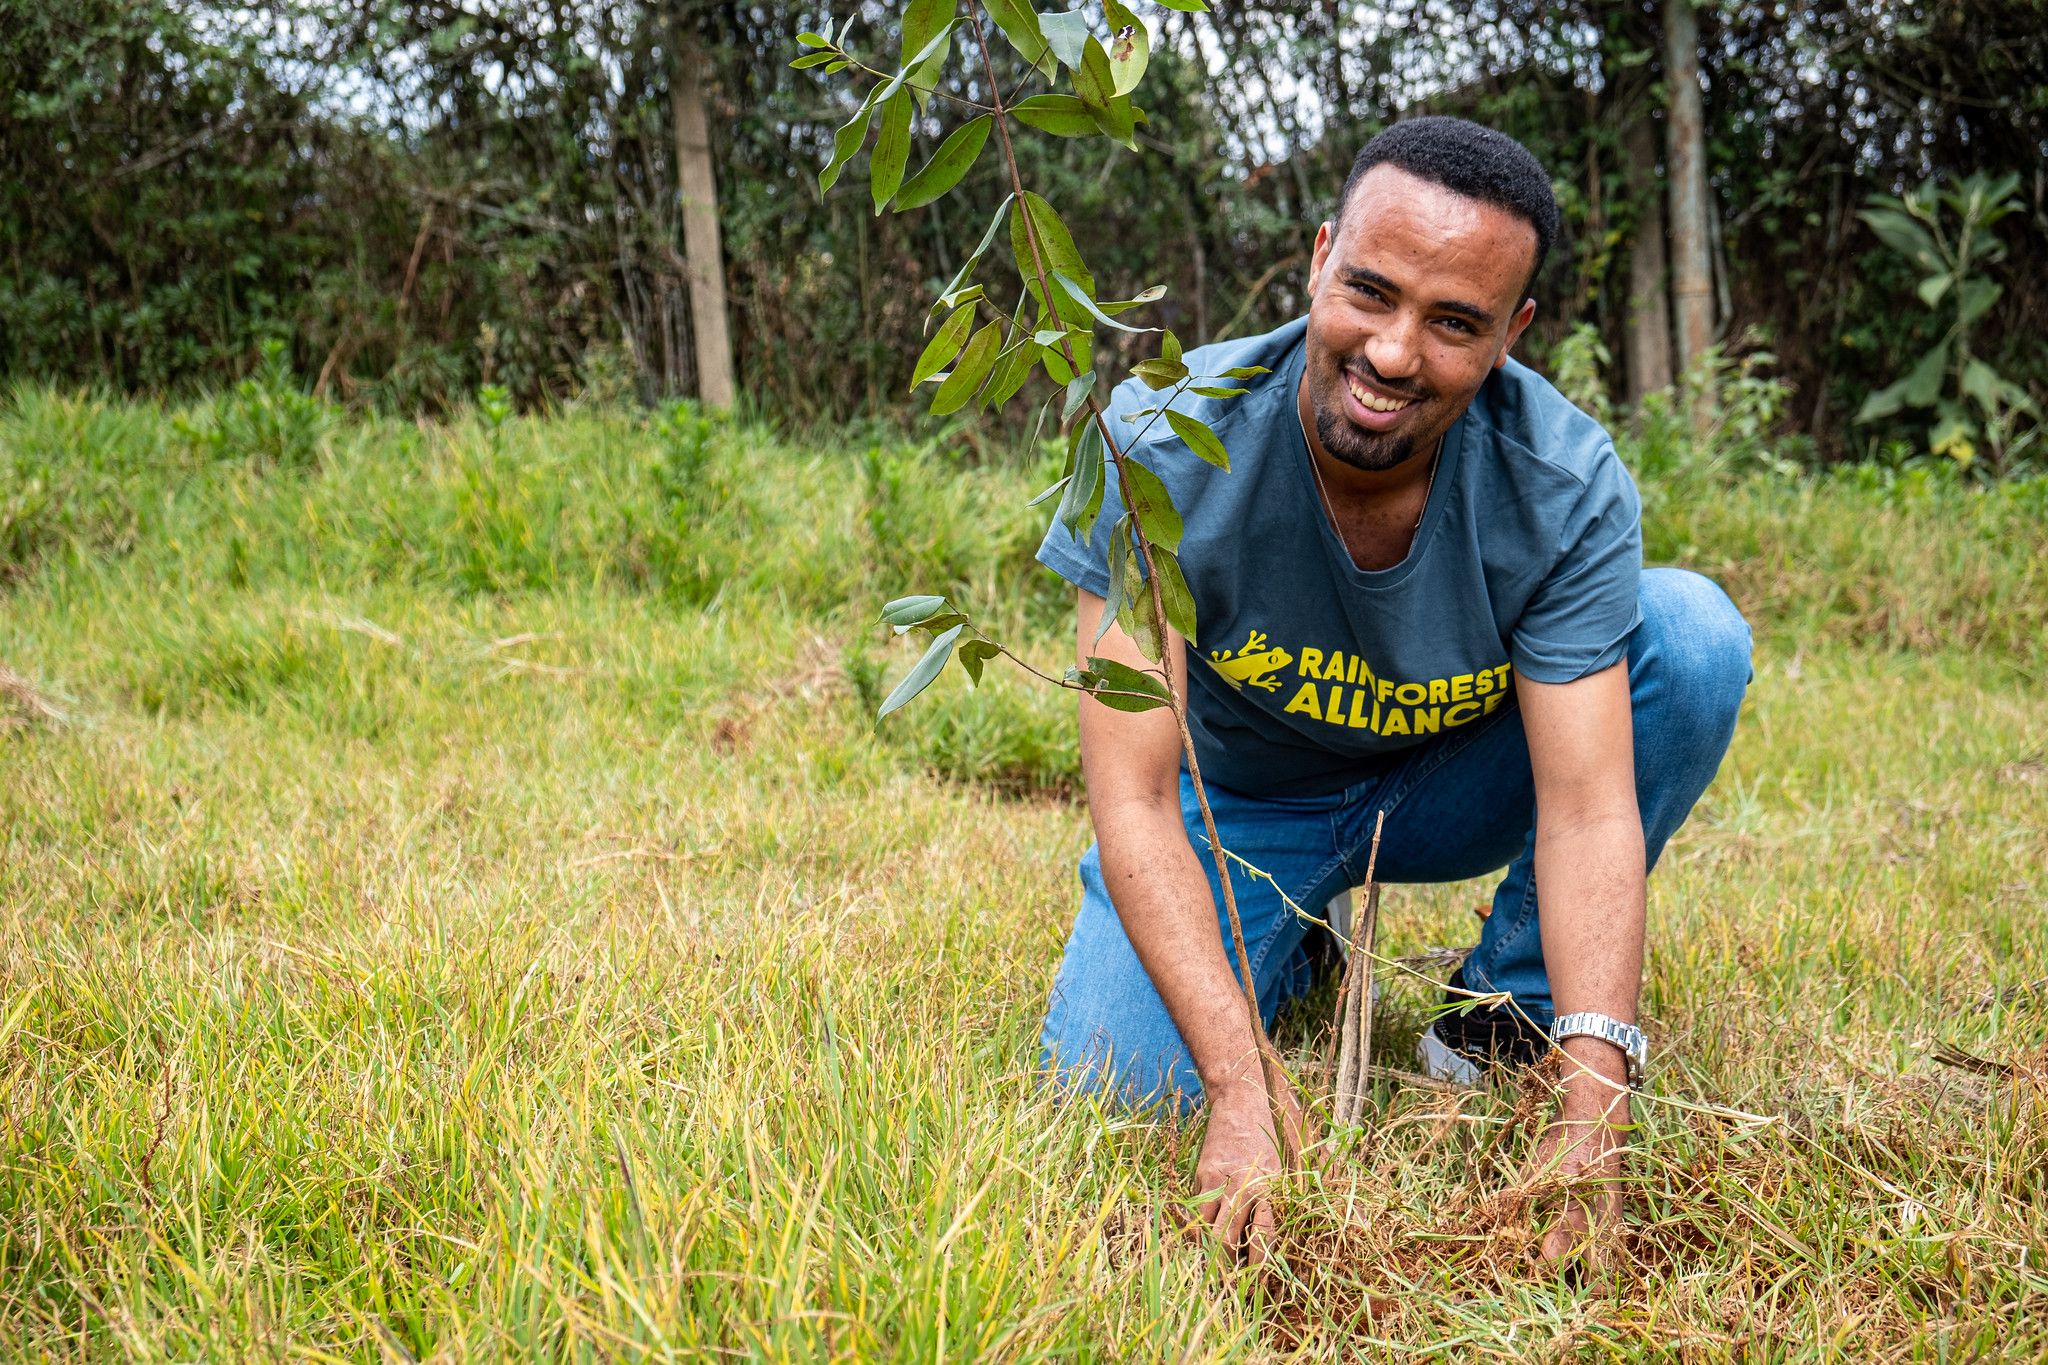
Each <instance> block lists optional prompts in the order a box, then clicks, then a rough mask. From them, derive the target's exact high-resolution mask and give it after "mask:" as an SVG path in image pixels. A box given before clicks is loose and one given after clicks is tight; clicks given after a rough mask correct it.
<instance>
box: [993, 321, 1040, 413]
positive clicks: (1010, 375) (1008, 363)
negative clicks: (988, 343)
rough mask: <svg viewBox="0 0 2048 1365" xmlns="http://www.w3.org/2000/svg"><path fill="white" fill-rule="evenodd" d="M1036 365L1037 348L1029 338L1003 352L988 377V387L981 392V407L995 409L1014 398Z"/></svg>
mask: <svg viewBox="0 0 2048 1365" xmlns="http://www.w3.org/2000/svg"><path fill="white" fill-rule="evenodd" d="M1037 363H1038V346H1037V344H1036V343H1035V342H1033V341H1032V340H1031V338H1029V337H1025V338H1024V339H1023V340H1021V341H1019V342H1017V343H1016V344H1014V345H1013V346H1011V347H1010V349H1009V350H1007V351H1004V352H1003V354H1002V356H1001V358H1000V359H998V360H997V361H996V367H995V370H994V371H993V372H992V373H990V375H989V377H988V387H987V388H985V389H983V390H982V391H981V404H982V406H983V407H985V408H989V409H996V408H1000V407H1002V405H1003V404H1005V403H1007V402H1009V401H1010V400H1011V399H1012V398H1015V397H1016V396H1017V391H1018V390H1019V389H1021V388H1023V387H1024V381H1025V380H1027V379H1029V378H1030V377H1031V367H1032V366H1033V365H1035V364H1037Z"/></svg>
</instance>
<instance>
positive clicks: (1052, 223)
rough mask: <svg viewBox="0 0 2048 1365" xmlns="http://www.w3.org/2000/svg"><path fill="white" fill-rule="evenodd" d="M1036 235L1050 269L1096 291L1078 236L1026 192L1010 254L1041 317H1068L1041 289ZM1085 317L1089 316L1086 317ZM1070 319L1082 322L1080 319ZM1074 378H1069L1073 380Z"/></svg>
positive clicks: (1015, 218)
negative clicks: (1033, 248) (1033, 247)
mask: <svg viewBox="0 0 2048 1365" xmlns="http://www.w3.org/2000/svg"><path fill="white" fill-rule="evenodd" d="M1034 236H1035V237H1036V238H1037V241H1038V251H1039V257H1040V258H1042V259H1043V261H1044V265H1045V268H1046V270H1048V271H1057V272H1058V273H1060V274H1062V275H1065V276H1066V277H1067V278H1068V279H1070V280H1074V281H1077V282H1078V283H1079V284H1080V285H1081V287H1082V288H1083V289H1086V290H1087V291H1088V292H1089V293H1091V294H1092V293H1094V292H1095V276H1093V275H1092V274H1090V273H1089V272H1088V267H1087V265H1086V264H1085V263H1084V262H1083V261H1082V260H1081V253H1080V252H1079V251H1078V250H1077V249H1075V246H1074V236H1073V234H1072V233H1070V232H1068V231H1067V225H1066V224H1065V223H1063V222H1061V221H1060V216H1059V214H1057V213H1055V212H1054V211H1053V207H1052V205H1051V204H1048V203H1046V202H1045V200H1044V199H1043V198H1041V197H1040V196H1039V195H1037V194H1035V193H1033V192H1032V191H1030V190H1026V191H1024V197H1023V200H1022V212H1020V213H1016V214H1012V215H1011V217H1010V252H1011V254H1012V255H1013V256H1015V258H1016V261H1017V276H1018V278H1019V279H1021V280H1023V281H1024V285H1025V287H1026V288H1027V289H1029V290H1030V291H1031V296H1032V297H1033V298H1034V299H1037V300H1038V309H1039V312H1040V313H1041V314H1043V315H1044V316H1045V317H1046V318H1052V317H1066V314H1065V313H1063V312H1061V310H1060V309H1058V308H1057V307H1055V306H1054V304H1053V301H1052V300H1051V299H1049V298H1047V297H1046V295H1045V291H1044V290H1043V289H1041V288H1039V284H1038V273H1037V268H1036V265H1035V264H1034V257H1033V256H1032V252H1031V241H1032V238H1033V237H1034ZM1067 307H1068V310H1069V311H1075V312H1078V310H1076V309H1074V307H1073V305H1072V304H1068V305H1067ZM1081 316H1082V317H1085V316H1086V314H1082V315H1081ZM1067 320H1068V321H1070V322H1078V321H1080V318H1068V319H1067ZM1072 377H1073V376H1071V375H1069V376H1068V378H1069V379H1071V378H1072ZM1060 382H1061V383H1062V384H1064V383H1066V382H1067V381H1066V380H1065V379H1062V380H1061V381H1060Z"/></svg>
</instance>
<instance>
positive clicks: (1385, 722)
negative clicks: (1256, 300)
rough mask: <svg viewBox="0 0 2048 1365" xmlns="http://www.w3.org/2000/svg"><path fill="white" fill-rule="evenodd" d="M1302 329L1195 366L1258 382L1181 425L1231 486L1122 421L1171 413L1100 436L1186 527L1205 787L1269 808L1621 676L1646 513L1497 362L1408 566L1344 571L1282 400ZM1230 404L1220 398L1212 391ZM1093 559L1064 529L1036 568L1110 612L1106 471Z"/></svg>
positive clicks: (1160, 425) (1149, 432)
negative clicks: (1194, 431) (1267, 799)
mask: <svg viewBox="0 0 2048 1365" xmlns="http://www.w3.org/2000/svg"><path fill="white" fill-rule="evenodd" d="M1306 334H1307V322H1306V319H1299V320H1296V321H1294V322H1291V323H1289V324H1287V325H1286V326H1284V327H1282V328H1280V329H1279V330H1278V331H1274V332H1269V333H1267V334H1266V335H1264V336H1260V337H1251V338H1247V339H1243V340H1238V341H1229V342H1221V343H1218V344H1216V345H1213V346H1204V347H1201V348H1200V349H1198V350H1194V351H1190V352H1188V354H1187V356H1186V357H1185V358H1186V361H1187V364H1188V367H1189V368H1190V369H1191V370H1192V371H1193V372H1194V373H1195V374H1198V375H1202V374H1216V373H1219V372H1221V371H1223V370H1226V369H1230V368H1233V367H1236V366H1249V365H1264V366H1266V367H1267V368H1268V369H1270V370H1271V371H1272V373H1271V374H1267V375H1260V376H1258V377H1256V378H1254V379H1250V380H1244V381H1238V382H1239V383H1241V384H1242V385H1243V386H1245V387H1249V388H1250V389H1251V392H1250V393H1248V394H1245V395H1243V396H1242V397H1239V398H1235V399H1205V398H1199V397H1191V396H1188V395H1183V396H1182V397H1181V398H1180V399H1178V400H1177V401H1176V402H1175V404H1174V406H1175V408H1176V409H1177V410H1180V411H1185V412H1187V413H1189V414H1190V415H1192V416H1195V417H1199V418H1201V419H1202V420H1203V421H1205V422H1207V423H1208V424H1209V425H1210V427H1211V428H1213V429H1214V431H1215V432H1216V434H1217V436H1218V437H1220V438H1221V439H1222V441H1223V444H1224V447H1225V448H1226V449H1227V450H1228V451H1229V453H1230V465H1231V467H1230V469H1229V471H1228V472H1226V471H1224V470H1221V469H1218V468H1216V467H1215V466H1213V465H1210V464H1208V463H1207V462H1205V461H1203V460H1202V459H1200V458H1199V457H1197V456H1196V455H1195V454H1194V453H1193V452H1192V451H1190V450H1189V449H1188V448H1187V446H1186V445H1185V444H1184V443H1183V442H1182V441H1181V440H1180V438H1179V437H1177V436H1175V435H1174V434H1173V431H1172V429H1171V428H1170V427H1169V426H1168V425H1167V424H1166V423H1165V422H1164V421H1154V422H1152V423H1151V424H1150V426H1149V428H1147V427H1146V420H1145V419H1143V418H1140V419H1138V420H1137V421H1135V422H1126V421H1124V420H1122V416H1123V414H1125V413H1129V412H1134V411H1136V410H1137V409H1139V408H1145V407H1151V406H1154V405H1155V404H1156V403H1157V401H1158V400H1159V399H1160V398H1162V397H1163V396H1164V395H1162V394H1155V393H1153V392H1152V391H1151V390H1149V389H1147V388H1146V387H1144V385H1143V384H1142V383H1140V382H1138V381H1137V380H1131V381H1129V382H1127V383H1125V384H1123V385H1121V386H1119V387H1118V388H1117V390H1116V392H1115V394H1114V395H1113V396H1112V398H1111V416H1110V430H1111V431H1112V432H1114V433H1117V434H1118V435H1119V436H1120V437H1123V438H1124V439H1125V440H1128V439H1129V437H1128V436H1126V435H1125V434H1126V433H1135V432H1137V431H1138V430H1140V429H1141V428H1143V429H1145V434H1144V435H1143V437H1142V438H1140V439H1138V440H1137V441H1136V442H1135V443H1134V444H1130V445H1129V446H1128V447H1127V450H1126V453H1127V455H1129V456H1131V457H1134V458H1136V459H1137V460H1139V461H1140V462H1141V463H1143V464H1145V465H1146V466H1147V467H1149V468H1150V469H1151V470H1152V471H1153V472H1154V473H1155V474H1157V475H1158V476H1159V477H1160V478H1161V479H1162V480H1163V481H1164V482H1165V483H1166V486H1167V488H1168V489H1169V491H1170V492H1171V493H1172V495H1173V501H1174V505H1175V506H1176V507H1177V508H1179V509H1180V512H1181V514H1182V517H1183V518H1184V519H1185V521H1186V528H1187V529H1186V533H1185V535H1184V536H1183V538H1182V540H1181V546H1180V561H1181V566H1182V569H1183V571H1184V573H1185V575H1186V577H1187V580H1188V587H1189V590H1190V591H1191V592H1192V593H1193V596H1194V601H1195V626H1196V634H1197V637H1198V641H1190V642H1189V646H1188V657H1189V668H1188V719H1189V728H1190V729H1191V730H1192V731H1193V734H1194V738H1195V746H1196V752H1197V753H1198V754H1199V755H1200V757H1201V760H1202V774H1203V776H1204V778H1206V779H1209V780H1212V781H1215V782H1217V783H1220V784H1221V785H1223V786H1225V787H1231V788H1235V789H1236V790H1239V791H1243V792H1248V793H1252V794H1255V795H1266V796H1311V795H1323V794H1328V793H1332V792H1336V791H1339V790H1342V789H1343V788H1345V787H1347V786H1350V785H1352V784H1353V783H1356V782H1358V781H1360V780H1362V779H1364V778H1366V777H1369V776H1372V775H1373V774H1374V773H1376V772H1377V771H1380V770H1382V769H1383V768H1384V767H1385V766H1386V765H1387V763H1388V762H1389V761H1390V760H1391V758H1392V756H1393V755H1396V754H1398V753H1399V752H1400V751H1401V750H1404V749H1407V748H1410V747H1412V746H1414V745H1416V744H1421V743H1425V742H1427V741H1429V740H1430V739H1431V738H1432V737H1434V736H1439V735H1444V734H1448V733H1450V732H1452V731H1454V730H1456V729H1458V728H1459V727H1461V726H1465V725H1471V724H1473V723H1474V722H1476V721H1478V720H1479V719H1481V718H1482V717H1484V716H1487V715H1490V714H1492V713H1493V712H1494V711H1496V710H1498V709H1499V708H1500V707H1501V706H1503V705H1510V704H1512V703H1511V700H1510V699H1511V698H1512V696H1513V692H1514V681H1515V677H1516V675H1518V674H1519V675H1521V676H1523V677H1528V678H1533V679H1535V680H1536V681H1538V682H1544V683H1563V682H1571V681H1573V680H1575V679H1578V678H1582V677H1585V676H1586V675H1587V674H1590V673H1594V672H1597V671H1598V670H1600V669H1603V668H1605V667H1607V666H1608V665H1610V664H1612V663H1614V662H1616V661H1617V660H1619V659H1621V658H1622V657H1623V656H1624V655H1625V654H1626V653H1627V650H1628V638H1629V634H1630V632H1632V631H1633V630H1634V629H1635V627H1636V624H1637V621H1638V617H1639V609H1638V607H1637V604H1636V580H1637V578H1638V576H1639V574H1640V573H1641V569H1642V528H1641V502H1640V500H1639V499H1638V498H1637V496H1636V489H1635V484H1634V482H1633V481H1632V480H1631V479H1630V478H1629V474H1628V471H1627V469H1625V468H1624V467H1623V466H1622V463H1621V460H1620V458H1619V457H1618V456H1616V454H1615V452H1614V443H1613V441H1612V440H1611V439H1610V438H1609V437H1608V435H1607V433H1606V432H1605V431H1604V430H1602V429H1601V427H1600V424H1599V423H1597V422H1595V421H1594V420H1593V419H1592V418H1590V417H1588V416H1586V414H1585V413H1583V412H1581V411H1579V409H1578V408H1576V407H1574V406H1572V404H1571V403H1570V402H1569V401H1568V400H1566V399H1565V397H1564V396H1563V395H1562V394H1560V393H1558V391H1557V390H1556V389H1554V388H1552V387H1551V386H1550V384H1549V383H1548V382H1547V381H1545V380H1544V379H1543V378H1542V377H1541V376H1540V375H1538V374H1536V373H1535V372H1534V371H1532V370H1530V369H1528V368H1527V367H1526V366H1523V365H1521V364H1518V363H1516V362H1515V361H1513V360H1510V361H1509V362H1508V363H1507V364H1506V365H1505V366H1503V367H1502V368H1500V369H1497V370H1494V371H1493V372H1492V373H1491V374H1489V375H1488V376H1487V379H1486V382H1485V383H1484V384H1482V385H1481V386H1480V389H1479V393H1478V395H1477V396H1476V397H1474V398H1473V400H1472V405H1471V406H1470V407H1469V408H1467V409H1466V410H1465V412H1464V414H1463V415H1462V416H1460V417H1459V418H1458V420H1457V421H1456V422H1455V423H1453V424H1452V426H1451V429H1450V430H1449V432H1447V433H1446V434H1445V436H1444V444H1443V453H1442V455H1441V457H1440V463H1439V465H1438V467H1437V471H1436V481H1435V484H1434V485H1433V486H1432V488H1431V490H1430V495H1429V502H1428V505H1427V506H1426V507H1425V508H1424V510H1423V515H1422V526H1421V528H1420V529H1419V530H1417V532H1416V533H1415V540H1414V544H1413V545H1412V546H1411V547H1410V548H1409V551H1408V556H1407V558H1406V559H1403V560H1402V561H1401V562H1400V563H1399V564H1396V565H1395V566H1393V567H1392V568H1389V569H1380V570H1366V569H1360V568H1358V567H1357V566H1356V565H1355V564H1353V563H1352V561H1351V556H1350V553H1349V552H1348V551H1347V550H1346V549H1345V548H1344V543H1343V541H1342V540H1341V539H1340V538H1339V537H1338V535H1337V532H1336V530H1335V528H1334V527H1332V526H1331V525H1330V521H1329V518H1328V517H1327V516H1326V515H1325V513H1324V512H1323V509H1322V504H1321V502H1320V500H1319V499H1318V497H1317V495H1316V490H1315V485H1314V482H1313V478H1314V475H1313V473H1312V471H1311V468H1310V465H1309V454H1308V446H1307V443H1306V442H1305V441H1304V439H1303V437H1302V434H1301V424H1300V421H1299V419H1298V417H1297V415H1296V407H1295V394H1296V392H1297V391H1298V389H1299V386H1300V383H1301V373H1302V366H1303V362H1304V359H1305V354H1306V352H1305V346H1304V341H1303V339H1304V337H1305V336H1306ZM1220 382H1229V381H1220ZM1108 479H1109V487H1108V489H1107V490H1106V491H1105V493H1104V497H1103V509H1104V510H1103V515H1102V516H1101V518H1100V519H1099V520H1098V521H1097V522H1096V524H1095V527H1094V531H1093V534H1092V535H1091V537H1090V538H1089V539H1088V540H1087V541H1077V540H1076V539H1075V537H1074V536H1073V534H1072V533H1071V532H1069V531H1068V530H1067V528H1066V527H1065V526H1064V525H1062V524H1060V522H1059V521H1058V520H1057V519H1055V520H1054V522H1053V524H1052V527H1051V529H1050V530H1049V531H1047V533H1046V536H1045V540H1044V543H1043V544H1041V545H1040V546H1039V550H1038V558H1039V560H1040V562H1042V563H1044V564H1045V565H1047V566H1048V567H1050V568H1051V569H1053V570H1054V571H1055V572H1057V573H1058V574H1059V575H1060V576H1061V577H1062V578H1065V579H1066V580H1067V581H1068V582H1070V583H1073V584H1074V585H1076V586H1077V587H1080V588H1085V589H1086V590H1088V591H1089V592H1092V593H1096V594H1098V595H1101V596H1107V595H1108V591H1109V572H1108V559H1109V539H1110V531H1111V529H1112V527H1113V525H1114V524H1115V522H1116V520H1117V518H1118V516H1119V515H1120V512H1121V507H1122V503H1121V501H1120V499H1119V497H1118V492H1117V484H1116V470H1115V465H1114V463H1113V462H1112V464H1111V465H1110V468H1109V471H1108Z"/></svg>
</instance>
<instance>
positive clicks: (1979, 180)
mask: <svg viewBox="0 0 2048 1365" xmlns="http://www.w3.org/2000/svg"><path fill="white" fill-rule="evenodd" d="M2019 183H2020V178H2019V175H2018V174H2017V173H2014V174H2011V175H2004V176H2000V177H1998V178H1997V179H1993V178H1991V177H1990V176H1986V175H1982V174H1978V175H1972V176H1970V177H1969V178H1968V179H1966V180H1964V181H1962V182H1961V183H1960V184H1958V185H1957V186H1956V187H1955V188H1954V189H1946V190H1945V189H1941V188H1939V187H1938V186H1937V185H1936V184H1935V182H1933V181H1931V180H1930V181H1928V182H1927V183H1926V184H1924V185H1922V186H1920V187H1919V188H1918V189H1916V190H1913V191H1911V192H1910V193H1908V194H1906V195H1904V196H1894V195H1882V194H1881V195H1873V196H1872V197H1871V199H1870V203H1869V207H1867V208H1865V209H1864V210H1863V211H1862V213H1861V214H1860V215H1859V216H1860V217H1861V218H1862V219H1863V221H1864V222H1866V223H1868V224H1869V225H1870V229H1871V231H1873V232H1875V233H1876V234H1877V236H1878V238H1879V240H1880V241H1882V242H1883V243H1884V244H1885V245H1886V246H1888V247H1890V248H1891V249H1892V250H1893V251H1896V252H1898V253H1899V254H1900V255H1902V256H1904V257H1905V258H1906V259H1907V260H1908V261H1910V262H1912V264H1913V266H1914V268H1915V269H1917V270H1919V271H1920V273H1921V276H1922V278H1921V280H1920V285H1919V290H1918V292H1919V295H1920V301H1921V302H1922V303H1924V304H1926V305H1927V306H1928V307H1929V308H1935V309H1943V310H1945V311H1946V312H1947V314H1948V316H1949V319H1950V321H1949V325H1948V328H1947V330H1946V331H1944V332H1943V333H1942V335H1941V339H1940V340H1939V341H1937V342H1935V343H1934V346H1933V348H1932V349H1930V350H1929V351H1928V352H1927V354H1925V355H1923V356H1921V357H1920V360H1919V362H1918V363H1917V364H1915V365H1914V366H1913V368H1912V369H1911V370H1909V371H1908V372H1907V373H1906V375H1905V376H1904V377H1903V378H1901V379H1899V380H1898V381H1897V382H1895V383H1892V384H1888V385H1886V386H1885V387H1884V388H1881V389H1879V390H1878V391H1877V392H1875V393H1873V394H1871V395H1870V397H1869V398H1867V399H1865V400H1864V403H1863V407H1862V409H1861V410H1860V411H1858V412H1857V414H1856V420H1857V421H1858V422H1875V421H1879V420H1881V419H1883V418H1886V417H1892V416H1895V415H1896V414H1898V413H1899V412H1900V411H1902V410H1904V409H1906V408H1915V409H1922V410H1932V412H1933V414H1934V426H1933V429H1932V430H1931V431H1930V432H1929V433H1928V445H1929V447H1930V448H1931V449H1932V450H1933V451H1934V453H1935V454H1937V455H1945V456H1948V457H1949V458H1951V459H1953V460H1955V461H1956V463H1957V464H1959V465H1962V466H1965V467H1967V466H1968V465H1969V464H1970V463H1971V462H1972V461H1974V460H1975V459H1976V458H1977V455H1978V453H1979V450H1980V448H1981V450H1982V451H1983V453H1984V454H1985V455H1986V457H1987V463H1988V464H1989V465H1990V467H1991V470H1992V472H1993V473H1994V474H1996V473H1999V472H2001V471H2002V470H2003V468H2004V466H2005V463H2006V461H2007V460H2009V459H2011V458H2012V457H2014V456H2016V455H2019V454H2021V453H2022V452H2024V451H2025V450H2026V448H2027V447H2028V446H2030V445H2032V444H2033V443H2034V442H2035V441H2036V440H2038V439H2039V437H2040V434H2041V432H2040V425H2039V423H2040V420H2041V414H2040V411H2039V409H2037V408H2036V407H2035V405H2034V402H2033V400H2032V399H2031V398H2029V397H2028V395H2027V392H2026V390H2025V389H2023V388H2021V387H2020V386H2019V385H2017V384H2015V383H2013V382H2012V381H2011V380H2008V379H2006V378H2005V377H2004V376H2003V375H2001V374H1999V373H1998V372H1997V371H1996V370H1994V369H1993V368H1992V367H1991V366H1990V364H1988V363H1987V362H1986V361H1984V360H1983V359H1982V358H1981V357H1979V356H1977V355H1976V354H1974V353H1973V352H1972V351H1971V349H1970V336H1971V332H1972V330H1973V329H1974V328H1975V327H1976V325H1977V323H1978V321H1979V320H1980V319H1982V318H1983V316H1984V314H1985V313H1987V312H1989V311H1990V309H1991V306H1992V305H1993V304H1995V303H1997V302H1998V297H1999V295H2000V293H2001V292H2003V286H2002V285H2000V284H1999V283H1998V281H1996V280H1994V279H1991V278H1989V277H1988V276H1987V275H1985V274H1984V273H1983V267H1985V266H1987V265H1990V264H1992V263H1994V262H1996V261H1998V260H2001V259H2002V258H2003V257H2004V256H2005V243H2003V242H2001V241H2000V240H1999V239H1998V237H1997V235H1996V234H1995V233H1994V232H1993V228H1994V227H1995V226H1996V225H1997V223H1998V221H1999V220H2000V219H2001V218H2004V217H2005V216H2006V215H2007V214H2010V213H2016V212H2018V211H2019V208H2020V204H2019V200H2018V197H2017V194H2018V190H2019ZM1944 210H1945V211H1944Z"/></svg>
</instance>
